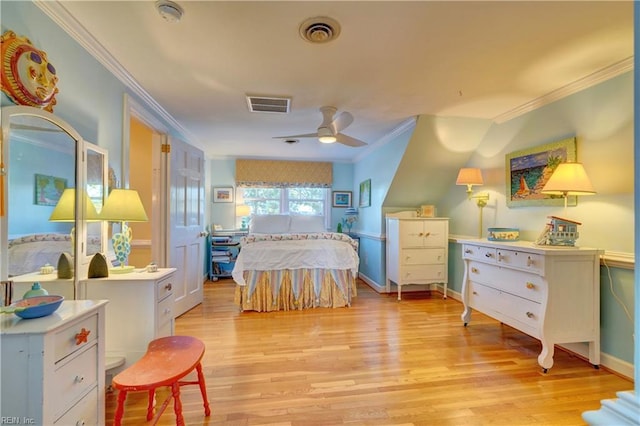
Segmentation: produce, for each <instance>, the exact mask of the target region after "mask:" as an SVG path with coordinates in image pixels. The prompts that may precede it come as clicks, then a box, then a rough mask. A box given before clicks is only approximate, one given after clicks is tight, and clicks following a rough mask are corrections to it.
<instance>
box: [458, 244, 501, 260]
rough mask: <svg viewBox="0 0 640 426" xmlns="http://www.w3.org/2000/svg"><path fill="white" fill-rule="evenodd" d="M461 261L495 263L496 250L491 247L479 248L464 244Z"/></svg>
mask: <svg viewBox="0 0 640 426" xmlns="http://www.w3.org/2000/svg"><path fill="white" fill-rule="evenodd" d="M462 258H463V259H476V260H480V261H482V262H487V263H495V262H496V259H497V256H496V249H495V248H492V247H479V246H474V245H470V244H465V245H464V246H463V247H462Z"/></svg>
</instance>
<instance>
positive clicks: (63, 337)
mask: <svg viewBox="0 0 640 426" xmlns="http://www.w3.org/2000/svg"><path fill="white" fill-rule="evenodd" d="M106 303H107V302H106V301H104V300H102V301H100V300H73V301H64V302H63V303H62V305H61V306H60V308H58V310H57V311H56V312H54V313H53V314H51V315H48V316H46V317H42V318H34V319H21V318H19V317H18V316H16V315H14V314H4V315H2V317H1V318H0V339H1V340H0V346H1V348H0V349H1V354H2V357H1V358H0V364H1V366H2V386H1V388H0V392H1V393H0V400H1V405H0V409H1V410H2V411H1V419H2V424H32V425H62V426H68V425H103V424H104V417H105V411H104V403H105V375H104V325H105V323H104V320H105V306H106Z"/></svg>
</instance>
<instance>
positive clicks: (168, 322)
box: [156, 297, 173, 338]
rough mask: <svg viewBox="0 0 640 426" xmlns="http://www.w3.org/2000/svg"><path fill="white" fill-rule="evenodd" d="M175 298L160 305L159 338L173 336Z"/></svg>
mask: <svg viewBox="0 0 640 426" xmlns="http://www.w3.org/2000/svg"><path fill="white" fill-rule="evenodd" d="M172 325H173V298H171V297H167V298H165V299H164V300H163V301H161V302H159V303H158V313H157V326H156V331H157V335H156V338H158V337H165V336H171V335H172V334H173V327H172Z"/></svg>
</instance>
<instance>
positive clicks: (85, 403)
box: [54, 387, 104, 426]
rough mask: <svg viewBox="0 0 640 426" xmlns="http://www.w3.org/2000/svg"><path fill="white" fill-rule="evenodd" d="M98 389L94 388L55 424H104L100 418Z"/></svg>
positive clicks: (67, 425) (73, 425)
mask: <svg viewBox="0 0 640 426" xmlns="http://www.w3.org/2000/svg"><path fill="white" fill-rule="evenodd" d="M98 400H99V398H98V388H97V387H96V388H94V389H93V390H92V391H91V392H90V393H89V394H88V395H86V396H85V397H84V398H82V399H81V400H80V401H78V403H77V404H76V405H74V406H73V407H72V408H71V409H70V410H69V411H67V412H66V413H65V414H64V415H63V416H62V417H60V418H59V419H58V420H56V422H55V423H54V424H56V425H60V426H85V425H86V426H89V425H99V424H103V423H104V419H102V420H101V419H99V418H98V403H97V401H98Z"/></svg>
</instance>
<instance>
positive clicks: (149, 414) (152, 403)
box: [147, 389, 156, 421]
mask: <svg viewBox="0 0 640 426" xmlns="http://www.w3.org/2000/svg"><path fill="white" fill-rule="evenodd" d="M155 405H156V390H155V389H150V390H149V403H148V405H147V421H149V420H151V419H153V407H154V406H155Z"/></svg>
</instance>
